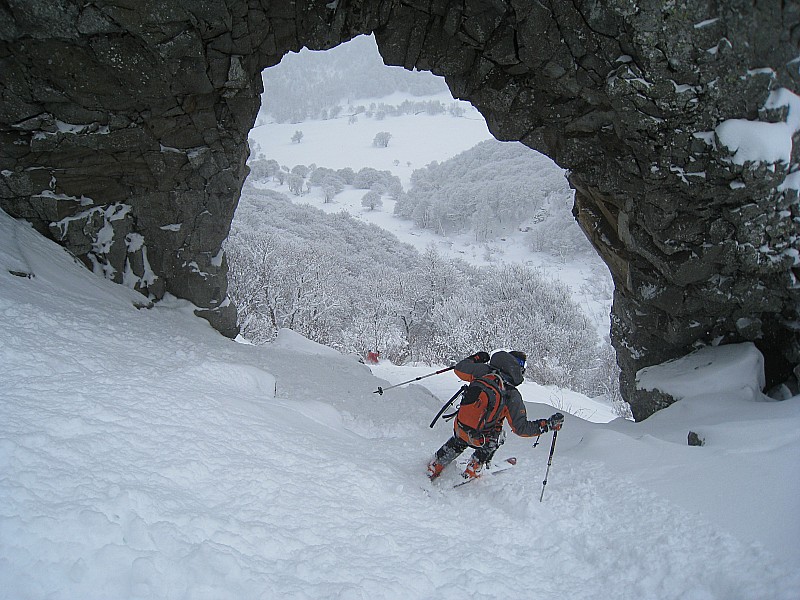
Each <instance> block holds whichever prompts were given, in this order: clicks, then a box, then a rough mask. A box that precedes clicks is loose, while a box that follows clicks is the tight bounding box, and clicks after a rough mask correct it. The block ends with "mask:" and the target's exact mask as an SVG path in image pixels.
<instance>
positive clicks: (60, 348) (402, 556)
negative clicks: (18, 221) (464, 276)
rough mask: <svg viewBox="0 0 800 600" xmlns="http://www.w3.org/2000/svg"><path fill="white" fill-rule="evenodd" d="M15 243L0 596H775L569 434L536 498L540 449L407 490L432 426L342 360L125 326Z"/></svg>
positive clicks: (741, 556)
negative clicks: (468, 478)
mask: <svg viewBox="0 0 800 600" xmlns="http://www.w3.org/2000/svg"><path fill="white" fill-rule="evenodd" d="M0 217H2V218H0V224H2V228H0V233H5V232H6V231H7V230H8V229H9V228H13V227H24V226H22V225H18V226H15V225H13V224H11V223H10V222H9V220H8V218H7V217H6V216H5V215H3V214H0ZM17 233H19V234H20V237H22V238H24V241H23V243H24V244H27V245H30V246H31V247H33V248H34V249H35V250H36V253H35V254H36V256H37V257H38V258H37V260H34V261H33V269H34V271H35V273H36V276H35V277H34V278H33V279H23V278H20V277H14V276H12V275H9V274H8V272H7V271H6V269H3V270H2V272H0V289H1V290H2V292H1V293H0V330H2V331H3V343H2V346H1V347H0V359H1V360H2V362H3V365H4V368H3V369H2V371H0V389H2V390H3V392H2V400H1V401H0V410H1V411H2V413H1V414H0V423H2V425H0V427H2V429H1V430H0V467H1V469H0V473H2V475H0V481H2V483H1V484H0V590H3V591H2V592H0V598H7V599H9V600H11V599H13V600H18V599H19V600H21V599H28V598H56V599H74V598H82V599H87V600H88V599H94V598H97V599H101V598H102V599H107V598H192V599H204V598H214V599H225V598H230V599H242V598H265V599H266V598H297V599H306V598H341V599H351V598H353V599H355V598H358V599H361V598H400V597H402V598H431V599H433V598H435V599H451V598H452V599H456V598H458V599H461V598H463V597H464V596H465V594H466V595H469V596H471V597H477V598H484V597H485V598H488V597H503V598H520V599H522V598H531V597H543V598H564V599H581V598H587V599H589V598H597V597H598V596H602V597H613V598H618V599H627V598H630V599H631V600H633V599H637V600H639V599H643V598H644V599H649V598H652V599H660V600H662V599H671V598H675V599H678V598H680V599H681V600H686V599H690V600H708V599H720V600H722V599H724V600H735V599H756V598H771V599H778V600H782V599H786V600H789V599H793V598H796V597H797V590H798V589H800V580H799V579H798V576H797V574H795V573H794V572H793V571H792V569H791V568H790V567H789V565H788V564H787V563H785V562H782V561H780V560H778V559H776V557H775V556H774V555H772V554H771V553H769V552H767V551H766V550H765V549H764V548H763V547H761V546H760V545H758V544H755V543H745V542H743V541H740V540H738V539H736V538H734V537H733V536H732V535H730V534H728V533H726V532H725V531H723V530H721V529H720V528H718V527H716V526H714V525H712V524H710V523H709V522H708V521H707V520H704V519H703V518H702V517H701V516H699V515H697V514H692V513H689V512H687V511H685V510H683V509H681V508H679V507H677V506H676V505H675V504H673V503H670V502H669V501H667V500H666V499H664V498H663V497H659V496H657V495H656V494H654V493H653V492H651V491H647V490H645V489H644V488H642V487H641V486H640V485H639V484H637V483H636V482H635V481H633V480H631V479H629V478H627V477H625V476H624V475H622V474H620V473H615V472H614V470H613V469H612V468H611V467H610V466H608V465H607V464H605V463H601V462H596V461H592V460H586V458H585V456H584V453H583V452H581V447H582V446H581V444H582V441H581V439H582V438H580V439H579V435H580V432H581V426H580V424H579V423H578V421H579V420H578V419H573V420H570V421H569V422H568V423H567V425H566V426H565V429H564V430H563V431H562V436H560V437H559V446H558V447H557V448H556V453H555V456H554V461H553V467H552V470H551V472H550V477H549V481H548V485H547V489H546V492H545V500H544V502H539V494H540V491H541V480H542V477H543V475H544V471H545V468H546V461H547V452H548V449H549V442H550V438H549V436H545V437H544V438H543V440H542V443H541V444H540V445H539V447H537V448H535V449H531V448H530V441H526V440H522V439H520V438H516V437H513V436H511V437H510V439H509V441H508V442H507V444H506V446H504V447H503V448H502V449H501V451H500V453H499V455H498V456H499V457H500V458H502V457H504V456H508V455H512V454H513V455H515V456H518V457H520V462H519V464H518V465H517V466H516V467H515V468H514V470H513V471H512V472H511V473H508V474H505V475H503V476H502V477H498V478H486V479H482V480H480V481H478V482H475V483H474V484H472V485H470V486H465V487H462V488H459V489H452V488H450V485H451V484H452V483H454V482H455V481H458V480H459V476H458V473H457V472H456V469H455V468H454V467H450V468H449V469H448V471H446V472H445V474H444V475H443V476H442V480H441V482H438V483H435V484H431V483H429V482H427V480H426V479H425V477H424V475H423V472H424V466H425V463H426V461H427V460H428V458H429V457H430V455H431V453H432V452H433V451H434V450H435V449H436V448H437V447H438V446H439V445H440V444H441V443H442V442H443V441H444V440H445V439H446V437H447V435H448V427H449V425H443V424H439V425H437V427H436V428H434V429H433V430H431V429H429V428H428V427H427V424H428V422H429V421H430V418H431V417H432V415H434V414H435V413H436V411H437V410H438V408H439V406H440V405H441V402H442V399H441V398H439V397H436V396H434V395H433V394H431V393H430V392H429V391H427V389H426V388H424V387H423V386H421V385H414V386H409V387H407V388H403V389H400V390H393V391H392V393H387V394H385V395H383V396H378V395H376V394H373V391H374V390H375V388H376V385H378V384H380V381H379V380H376V379H375V378H374V377H373V376H372V375H371V373H370V371H369V369H368V368H367V367H366V366H364V365H362V364H359V363H358V362H357V361H356V360H355V359H354V358H353V357H343V356H340V355H332V354H330V352H329V351H328V352H325V351H323V350H322V349H320V351H319V352H317V353H315V352H314V346H313V345H309V346H307V347H301V345H299V344H293V343H292V340H291V338H289V342H288V343H284V344H283V345H281V344H274V345H271V346H265V347H254V346H249V345H242V344H236V343H234V342H232V341H230V340H226V339H224V338H222V337H220V336H219V335H218V334H216V333H215V332H214V331H213V330H211V328H210V327H209V326H208V325H207V324H206V323H205V322H204V321H202V320H200V319H197V318H194V317H193V316H191V310H190V307H188V305H187V304H186V303H184V302H181V301H172V302H169V301H168V302H164V303H161V304H159V305H158V306H157V307H156V308H155V309H152V310H136V309H134V308H133V307H132V301H133V300H134V299H135V298H137V297H138V296H136V295H134V294H133V293H132V292H129V291H127V290H125V289H123V288H121V287H119V286H113V285H112V284H110V283H108V282H105V281H101V280H99V279H97V278H94V276H93V275H91V274H89V273H87V272H85V271H80V270H79V269H78V267H76V266H75V265H74V263H73V261H72V259H70V258H69V257H68V256H67V255H66V254H65V253H64V252H63V251H61V250H59V249H57V248H55V247H54V246H53V245H52V244H50V243H49V242H45V241H44V240H42V239H40V238H38V237H37V236H36V235H35V234H34V233H33V231H32V230H29V229H22V230H17ZM4 237H5V236H0V238H4ZM32 254H33V253H32ZM2 256H3V255H2V252H0V257H2ZM6 262H8V261H6ZM4 264H5V263H4ZM376 382H377V383H376ZM455 385H456V384H455V383H454V382H453V387H455ZM572 425H574V427H573V428H572V431H571V430H570V429H571V426H572Z"/></svg>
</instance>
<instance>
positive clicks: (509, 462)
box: [453, 456, 517, 488]
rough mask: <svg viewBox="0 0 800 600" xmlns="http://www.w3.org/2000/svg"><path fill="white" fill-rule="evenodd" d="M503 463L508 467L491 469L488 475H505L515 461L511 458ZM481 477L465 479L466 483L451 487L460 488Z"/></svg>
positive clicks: (514, 458)
mask: <svg viewBox="0 0 800 600" xmlns="http://www.w3.org/2000/svg"><path fill="white" fill-rule="evenodd" d="M503 462H504V463H508V466H503V467H501V468H498V469H492V470H491V471H488V473H489V474H490V475H499V474H500V473H505V472H506V471H510V470H511V468H512V467H513V466H514V465H515V464H517V459H516V457H514V456H511V457H509V458H506V459H505V460H504V461H503ZM481 477H482V475H478V476H477V477H473V478H471V479H467V480H466V481H462V482H460V483H457V484H455V485H454V486H453V487H454V488H457V487H461V486H462V485H467V484H468V483H472V482H473V481H477V480H478V479H480V478H481Z"/></svg>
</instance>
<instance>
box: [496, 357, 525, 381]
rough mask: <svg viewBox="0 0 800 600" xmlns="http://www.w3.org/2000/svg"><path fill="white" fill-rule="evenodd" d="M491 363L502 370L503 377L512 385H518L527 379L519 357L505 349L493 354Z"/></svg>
mask: <svg viewBox="0 0 800 600" xmlns="http://www.w3.org/2000/svg"><path fill="white" fill-rule="evenodd" d="M489 365H491V366H492V367H494V368H495V369H497V370H498V371H500V373H501V375H503V379H505V380H507V381H508V383H510V384H511V385H514V386H517V385H519V384H520V383H522V382H523V381H524V379H525V376H524V375H523V374H522V367H520V366H519V363H518V362H517V359H516V358H514V357H513V356H511V354H510V353H509V352H506V351H505V350H500V351H498V352H495V353H494V354H492V358H491V359H490V360H489Z"/></svg>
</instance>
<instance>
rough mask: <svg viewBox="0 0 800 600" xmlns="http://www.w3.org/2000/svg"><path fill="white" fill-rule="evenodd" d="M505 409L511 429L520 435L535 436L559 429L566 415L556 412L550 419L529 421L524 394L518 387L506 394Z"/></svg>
mask: <svg viewBox="0 0 800 600" xmlns="http://www.w3.org/2000/svg"><path fill="white" fill-rule="evenodd" d="M505 410H506V412H507V414H506V417H507V418H508V424H509V425H510V426H511V431H513V432H514V433H516V434H517V435H518V436H520V437H534V436H537V435H542V434H543V433H547V432H548V431H550V430H551V429H556V430H559V429H561V424H562V423H563V422H564V415H562V414H561V413H555V414H554V415H553V416H552V417H550V418H549V419H537V420H535V421H528V411H527V410H526V409H525V403H524V402H523V401H522V396H521V395H520V393H519V392H518V391H517V390H516V389H514V390H509V392H508V395H507V396H506V406H505Z"/></svg>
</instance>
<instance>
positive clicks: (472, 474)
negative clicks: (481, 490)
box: [463, 456, 483, 479]
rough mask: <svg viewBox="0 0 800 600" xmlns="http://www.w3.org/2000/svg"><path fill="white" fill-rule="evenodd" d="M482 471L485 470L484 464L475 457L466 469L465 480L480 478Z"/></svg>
mask: <svg viewBox="0 0 800 600" xmlns="http://www.w3.org/2000/svg"><path fill="white" fill-rule="evenodd" d="M481 469H483V463H482V462H481V461H479V460H478V459H477V458H475V457H474V456H473V457H472V458H471V459H469V462H468V463H467V468H466V469H464V473H463V476H464V479H475V478H476V477H480V476H481Z"/></svg>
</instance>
